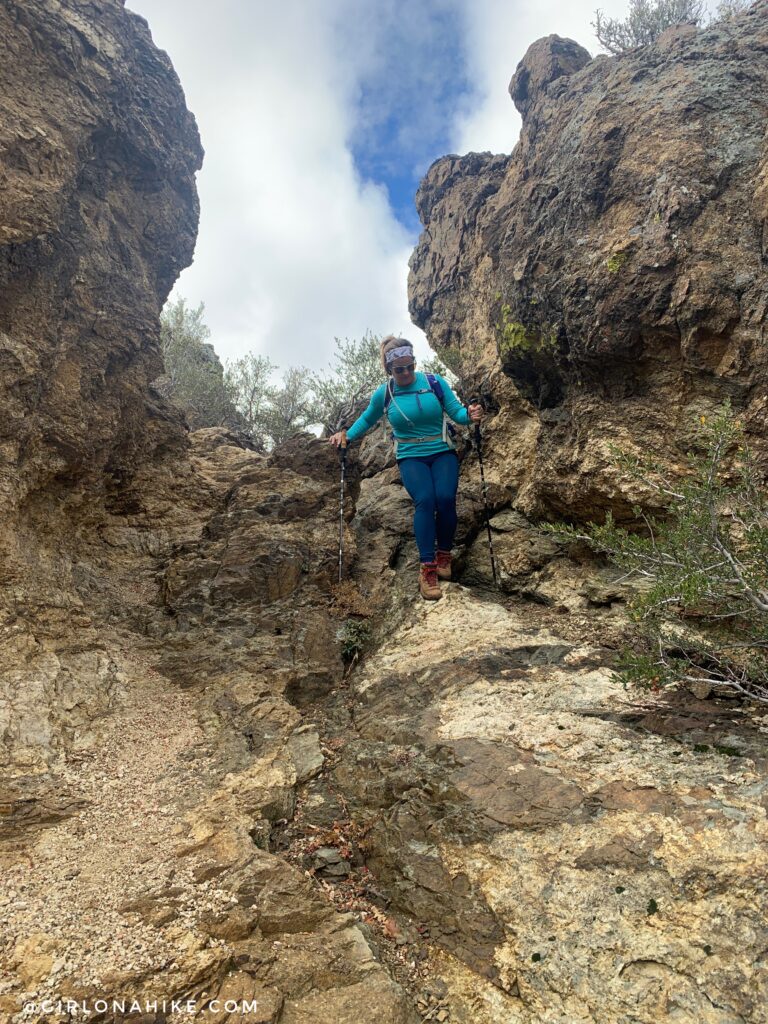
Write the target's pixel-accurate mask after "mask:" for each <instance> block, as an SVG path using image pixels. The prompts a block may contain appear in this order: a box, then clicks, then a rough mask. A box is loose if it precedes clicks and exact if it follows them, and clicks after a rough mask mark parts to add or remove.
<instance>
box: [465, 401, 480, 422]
mask: <svg viewBox="0 0 768 1024" xmlns="http://www.w3.org/2000/svg"><path fill="white" fill-rule="evenodd" d="M467 412H468V413H469V418H470V419H471V420H472V422H473V423H479V422H480V420H481V419H482V418H483V407H482V405H478V404H477V403H474V404H473V405H470V406H469V407H468V409H467Z"/></svg>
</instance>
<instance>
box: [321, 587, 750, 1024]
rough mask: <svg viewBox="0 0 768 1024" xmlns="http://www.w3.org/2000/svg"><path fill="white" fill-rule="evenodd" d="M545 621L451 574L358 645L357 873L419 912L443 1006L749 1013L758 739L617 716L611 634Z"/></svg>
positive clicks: (468, 1010) (345, 756) (339, 772)
mask: <svg viewBox="0 0 768 1024" xmlns="http://www.w3.org/2000/svg"><path fill="white" fill-rule="evenodd" d="M542 616H544V618H542ZM558 634H559V631H558V629H557V625H556V616H552V615H548V616H547V613H545V612H542V610H541V609H540V608H538V609H537V608H536V607H535V606H527V609H526V605H524V604H523V605H514V606H511V607H510V608H504V607H501V606H499V605H496V604H494V603H492V602H489V601H487V600H486V601H482V602H479V601H478V600H477V599H476V598H473V596H472V595H471V593H470V592H468V591H466V590H463V589H462V588H459V587H457V586H456V585H452V586H451V587H450V588H448V593H447V594H446V596H444V597H443V599H442V601H440V602H438V603H437V604H435V605H432V606H427V605H421V606H416V607H414V608H412V609H411V610H410V612H409V614H408V616H407V617H406V620H405V621H404V622H403V623H402V624H401V625H400V627H399V629H398V644H397V647H394V646H391V645H387V646H385V647H383V648H382V649H381V650H380V651H379V652H378V653H377V654H376V655H375V656H373V657H372V658H371V659H369V660H368V662H367V663H366V664H365V665H364V667H363V669H362V670H361V672H360V673H359V674H358V676H357V678H356V679H355V681H354V686H353V691H354V695H355V699H354V702H353V703H352V704H351V715H352V723H353V725H354V732H353V733H350V732H349V731H348V730H345V731H344V732H343V733H341V734H340V740H341V736H343V738H344V743H343V745H342V746H341V749H340V755H339V757H340V760H339V763H338V764H337V765H336V766H335V767H334V768H333V771H332V773H331V778H332V779H333V784H334V785H333V788H334V789H337V790H339V791H341V792H343V794H344V798H345V806H348V807H349V814H350V815H351V817H352V818H353V819H354V820H355V821H356V822H357V823H358V825H359V828H360V831H361V832H362V833H364V834H365V837H366V838H365V843H364V847H365V851H366V852H365V864H366V867H367V869H368V870H369V871H370V873H371V875H370V876H366V877H370V878H371V881H370V882H369V883H368V884H369V885H370V886H372V887H373V888H374V889H378V890H379V891H380V892H381V893H383V894H384V895H385V896H386V900H387V902H386V903H385V904H383V906H386V907H387V908H388V909H390V910H391V909H397V910H399V911H400V912H401V913H402V914H403V915H405V919H406V920H410V921H411V922H412V923H413V924H414V925H415V924H418V925H419V926H420V928H423V927H426V929H427V933H428V934H429V935H430V941H431V942H432V943H433V945H434V946H436V947H437V952H436V954H435V958H434V960H433V967H434V969H435V970H436V971H438V973H441V974H442V977H443V978H444V980H446V981H447V982H448V990H449V997H450V1005H451V1011H452V1014H453V1017H452V1019H455V1020H459V1021H468V1022H469V1021H488V1022H491V1021H494V1022H498V1021H502V1020H503V1021H510V1022H515V1024H517V1022H521V1024H522V1022H526V1024H528V1022H531V1024H532V1022H534V1021H536V1022H548V1021H553V1022H554V1021H559V1020H562V1019H564V1018H566V1019H569V1020H584V1021H594V1022H600V1024H603V1022H604V1024H608V1022H615V1021H617V1020H630V1019H631V1020H637V1021H646V1020H647V1021H653V1020H656V1019H658V1016H659V1015H662V1016H663V1015H664V1013H667V1012H670V1008H674V1012H675V1014H676V1015H677V1016H678V1017H679V1019H680V1020H684V1021H690V1022H691V1024H693V1022H694V1021H718V1022H722V1024H725V1022H726V1021H745V1022H746V1021H752V1020H760V1019H764V1016H763V1012H764V995H765V992H766V982H767V981H768V978H766V975H765V966H764V964H763V962H762V954H761V948H762V947H761V943H762V923H761V922H762V919H763V908H764V906H765V900H766V892H765V868H766V862H765V849H766V847H765V838H766V834H765V833H766V817H765V806H764V805H765V799H766V793H767V792H768V789H767V787H768V781H767V779H766V764H767V763H768V762H767V761H766V754H768V747H766V742H765V738H764V737H762V738H761V737H760V734H758V733H756V732H755V733H753V735H754V742H753V746H752V748H751V750H750V751H749V753H748V754H746V755H743V756H739V755H738V754H737V752H736V751H734V750H732V749H731V750H726V749H725V748H722V749H718V748H717V746H716V744H715V745H712V743H713V741H712V740H711V739H710V743H709V744H703V743H698V744H696V743H694V742H692V741H687V742H686V741H685V737H684V735H682V733H676V732H675V731H670V730H667V731H666V734H665V735H659V734H656V733H655V732H653V731H650V730H649V729H648V728H646V727H641V728H639V729H638V728H632V727H631V723H632V722H633V721H634V722H637V721H638V720H639V719H640V718H641V717H642V716H640V715H638V716H636V717H633V714H632V712H634V711H635V704H634V702H633V701H631V700H628V699H627V695H626V694H625V693H624V691H623V690H622V689H621V687H620V685H619V684H618V683H617V682H616V681H615V679H614V677H613V676H612V673H611V671H610V669H609V667H608V666H609V664H610V661H611V657H612V655H611V652H610V651H607V650H601V649H600V647H599V646H595V644H594V643H589V642H585V641H584V640H583V639H582V640H575V639H573V638H572V637H571V636H568V635H562V634H561V635H558ZM628 712H629V714H628ZM725 714H726V717H727V716H728V712H727V710H726V711H725ZM731 714H732V716H733V717H734V718H735V719H736V720H738V719H739V717H740V716H739V712H738V710H737V709H734V710H733V711H732V712H731ZM681 721H682V719H681ZM648 725H649V726H650V725H651V723H650V720H648ZM678 726H679V723H678ZM735 731H739V730H738V728H736V730H735ZM709 735H710V737H712V736H713V735H715V734H714V733H710V734H709ZM678 736H680V737H681V738H682V742H681V738H678ZM328 801H330V804H329V806H330V807H332V806H333V799H332V794H331V793H329V792H328V790H327V789H325V788H324V785H323V783H322V782H321V781H320V780H318V781H317V782H312V783H310V784H309V786H308V795H307V799H306V803H305V804H304V821H305V822H306V821H307V820H309V821H313V820H315V821H317V822H318V823H321V822H324V821H325V820H326V818H325V812H324V810H323V808H324V805H325V803H326V802H328ZM309 808H312V810H309ZM330 813H335V812H333V811H331V812H330ZM313 814H314V815H315V817H314V818H313V817H312V815H313ZM440 951H442V952H440ZM481 979H485V980H481Z"/></svg>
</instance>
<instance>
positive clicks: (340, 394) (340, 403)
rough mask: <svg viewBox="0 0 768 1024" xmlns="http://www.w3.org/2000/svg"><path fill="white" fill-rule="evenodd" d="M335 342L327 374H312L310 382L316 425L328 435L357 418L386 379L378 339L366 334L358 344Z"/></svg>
mask: <svg viewBox="0 0 768 1024" xmlns="http://www.w3.org/2000/svg"><path fill="white" fill-rule="evenodd" d="M334 341H335V343H336V351H335V353H334V357H333V362H332V363H331V365H330V367H329V372H324V373H313V374H311V375H310V378H309V387H310V390H311V392H312V394H313V396H314V400H315V404H316V415H317V422H318V423H322V425H323V427H324V428H325V430H326V431H327V432H328V433H330V434H333V433H335V432H336V431H337V430H340V429H341V428H342V427H343V426H344V424H345V423H346V424H349V423H351V421H352V420H353V419H354V418H356V413H358V412H360V411H362V409H361V408H360V407H361V406H362V404H363V403H367V401H368V399H369V397H370V395H371V392H372V391H374V390H375V389H376V388H377V387H378V386H379V384H381V382H382V381H383V380H384V379H385V377H386V374H385V373H384V368H383V366H382V365H381V349H380V345H381V339H380V338H379V337H377V335H375V334H372V333H371V332H370V331H367V332H366V333H365V334H364V335H363V337H362V338H360V340H359V341H355V340H350V339H349V338H345V339H344V340H343V341H342V340H341V338H335V339H334Z"/></svg>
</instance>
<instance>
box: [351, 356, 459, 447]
mask: <svg viewBox="0 0 768 1024" xmlns="http://www.w3.org/2000/svg"><path fill="white" fill-rule="evenodd" d="M435 377H436V378H437V380H439V381H440V384H441V386H442V388H443V405H442V406H441V405H440V399H439V398H438V397H437V395H436V394H435V393H434V391H432V389H431V388H430V386H429V381H428V380H427V377H426V374H424V373H416V374H415V375H414V381H413V383H412V384H407V385H405V386H404V387H402V386H400V385H399V384H397V383H395V391H394V397H393V398H392V399H391V400H390V403H389V406H388V408H387V417H388V419H389V422H390V424H391V426H392V430H393V432H394V435H395V440H396V441H397V458H398V460H400V459H408V458H412V457H415V456H423V455H437V454H438V452H447V451H451V449H452V448H453V445H452V444H450V443H448V442H446V441H443V440H442V433H443V407H444V408H445V412H446V414H447V415H448V417H449V418H450V419H452V420H453V422H454V423H458V424H460V425H461V426H466V425H467V424H468V423H469V413H468V412H467V410H466V409H465V408H464V406H463V405H462V404H461V402H460V401H459V400H458V398H457V397H456V395H455V394H454V393H453V391H452V389H451V387H450V385H449V384H448V382H447V381H446V380H445V378H444V377H440V376H439V375H438V374H435ZM386 389H387V385H386V384H381V385H379V387H377V388H376V390H375V391H374V392H373V395H372V396H371V401H370V403H369V404H368V408H367V409H366V410H365V412H364V413H362V414H361V415H360V416H358V418H357V419H356V420H355V422H354V423H353V424H352V426H351V427H350V428H349V430H348V431H347V440H348V441H357V440H358V438H361V437H362V436H363V435H364V434H367V433H368V431H369V430H372V429H373V427H375V426H376V424H377V423H378V422H379V420H380V419H381V417H382V416H383V415H384V397H385V395H386ZM437 435H439V436H440V440H437V441H425V442H423V443H421V444H413V443H411V444H409V443H408V441H409V439H413V438H418V437H435V436H437Z"/></svg>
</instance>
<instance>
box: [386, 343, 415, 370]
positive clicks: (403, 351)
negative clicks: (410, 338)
mask: <svg viewBox="0 0 768 1024" xmlns="http://www.w3.org/2000/svg"><path fill="white" fill-rule="evenodd" d="M412 355H413V348H412V346H411V345H401V346H400V348H391V349H390V350H389V352H387V354H386V355H385V356H384V359H385V360H386V363H387V366H389V364H390V363H391V362H392V360H393V359H397V358H398V356H412Z"/></svg>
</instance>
